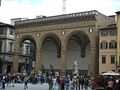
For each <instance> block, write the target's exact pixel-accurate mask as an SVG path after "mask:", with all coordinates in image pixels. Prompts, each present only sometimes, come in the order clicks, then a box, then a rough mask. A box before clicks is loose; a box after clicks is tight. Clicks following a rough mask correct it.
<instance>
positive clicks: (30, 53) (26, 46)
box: [18, 35, 36, 75]
mask: <svg viewBox="0 0 120 90" xmlns="http://www.w3.org/2000/svg"><path fill="white" fill-rule="evenodd" d="M18 46H19V67H18V72H20V73H22V74H23V75H26V74H31V73H32V71H34V69H35V61H36V42H35V40H34V38H33V37H32V36H29V35H27V36H24V37H22V38H20V40H19V44H18Z"/></svg>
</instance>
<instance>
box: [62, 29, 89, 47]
mask: <svg viewBox="0 0 120 90" xmlns="http://www.w3.org/2000/svg"><path fill="white" fill-rule="evenodd" d="M76 33H83V34H85V35H86V36H87V37H88V39H89V41H90V36H89V35H88V34H87V33H86V32H85V31H80V30H79V31H73V32H70V33H69V34H68V35H67V37H66V38H65V41H64V47H66V46H67V43H68V40H69V38H70V37H71V36H72V35H74V34H76ZM90 43H91V42H90ZM90 45H91V44H90Z"/></svg>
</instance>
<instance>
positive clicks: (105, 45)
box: [100, 41, 107, 49]
mask: <svg viewBox="0 0 120 90" xmlns="http://www.w3.org/2000/svg"><path fill="white" fill-rule="evenodd" d="M100 46H101V49H107V42H106V41H102V43H101V45H100Z"/></svg>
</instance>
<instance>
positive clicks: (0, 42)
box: [0, 41, 2, 52]
mask: <svg viewBox="0 0 120 90" xmlns="http://www.w3.org/2000/svg"><path fill="white" fill-rule="evenodd" d="M0 52H2V41H0Z"/></svg>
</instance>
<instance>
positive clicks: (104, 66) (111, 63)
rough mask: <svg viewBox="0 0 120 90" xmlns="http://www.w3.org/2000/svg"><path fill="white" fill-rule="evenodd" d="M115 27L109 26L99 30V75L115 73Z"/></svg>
mask: <svg viewBox="0 0 120 90" xmlns="http://www.w3.org/2000/svg"><path fill="white" fill-rule="evenodd" d="M116 52H117V27H116V24H110V25H108V26H107V27H105V28H101V29H100V30H99V73H103V72H106V71H115V72H117V67H116V64H117V61H116V59H117V58H116V57H117V53H116Z"/></svg>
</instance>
